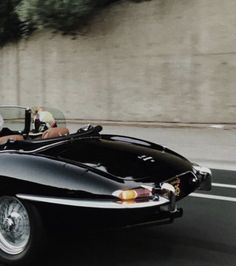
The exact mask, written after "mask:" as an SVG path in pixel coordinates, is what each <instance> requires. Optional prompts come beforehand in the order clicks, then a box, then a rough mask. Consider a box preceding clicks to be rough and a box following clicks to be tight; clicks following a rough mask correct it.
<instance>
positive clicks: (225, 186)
mask: <svg viewBox="0 0 236 266" xmlns="http://www.w3.org/2000/svg"><path fill="white" fill-rule="evenodd" d="M212 186H213V187H223V188H236V185H230V184H222V183H212Z"/></svg>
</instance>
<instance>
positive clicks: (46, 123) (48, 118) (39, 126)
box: [34, 108, 57, 132]
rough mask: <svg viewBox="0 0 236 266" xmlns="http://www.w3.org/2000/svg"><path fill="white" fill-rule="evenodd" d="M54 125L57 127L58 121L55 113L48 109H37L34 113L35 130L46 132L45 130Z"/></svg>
mask: <svg viewBox="0 0 236 266" xmlns="http://www.w3.org/2000/svg"><path fill="white" fill-rule="evenodd" d="M52 127H57V123H56V120H55V119H54V117H53V115H52V114H51V113H50V112H48V111H44V110H43V109H42V108H39V109H38V110H36V112H35V115H34V128H35V131H36V132H44V131H45V130H47V129H49V128H52Z"/></svg>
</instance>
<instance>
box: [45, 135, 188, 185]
mask: <svg viewBox="0 0 236 266" xmlns="http://www.w3.org/2000/svg"><path fill="white" fill-rule="evenodd" d="M147 143H148V142H147ZM144 144H145V143H143V144H142V143H139V142H137V143H134V142H133V143H131V142H127V141H122V140H118V139H117V138H115V137H114V136H113V137H112V136H106V137H104V138H87V139H80V140H76V141H74V142H71V143H69V144H68V143H67V144H66V145H64V146H63V147H57V148H56V150H55V149H52V150H51V151H50V152H49V151H47V153H48V152H49V154H51V155H52V154H54V155H56V157H58V158H61V159H66V160H69V161H74V162H75V163H82V164H84V165H86V166H87V167H88V168H89V169H90V170H91V171H97V172H100V173H101V174H102V173H104V174H107V175H108V176H110V177H112V176H113V177H116V178H122V179H125V180H133V181H144V180H145V181H146V182H157V181H158V182H161V181H164V180H167V179H169V178H171V177H174V176H176V175H178V174H181V173H184V172H187V171H191V170H192V164H191V163H190V162H189V161H188V160H187V159H185V158H183V157H182V156H180V155H178V154H177V153H175V152H173V151H171V150H169V149H166V148H163V147H162V146H159V145H155V144H153V146H152V145H149V144H148V145H144Z"/></svg>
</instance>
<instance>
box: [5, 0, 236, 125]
mask: <svg viewBox="0 0 236 266" xmlns="http://www.w3.org/2000/svg"><path fill="white" fill-rule="evenodd" d="M136 2H138V3H135V2H130V1H118V2H115V3H113V4H112V5H109V6H108V7H106V8H105V9H103V10H101V11H100V12H99V14H98V15H95V16H94V17H93V18H92V19H91V20H90V22H89V23H88V24H87V25H86V26H85V28H84V29H83V31H82V33H81V34H79V35H78V36H76V37H72V36H70V35H66V36H65V35H62V34H60V33H52V31H50V30H41V31H36V32H35V33H33V35H32V36H31V37H29V38H28V39H26V40H21V41H20V42H18V43H16V44H9V45H6V46H4V47H3V48H1V49H0V104H17V105H23V106H25V105H26V106H31V105H44V106H51V107H59V108H61V110H62V111H63V112H64V113H65V115H66V117H67V118H70V119H80V120H104V121H110V120H112V121H134V122H141V121H146V122H148V121H151V122H175V123H226V124H236V115H235V114H236V93H235V84H236V37H235V32H236V16H235V13H236V2H235V1H234V0H227V1H222V0H214V1H212V0H151V1H136Z"/></svg>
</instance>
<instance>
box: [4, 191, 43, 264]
mask: <svg viewBox="0 0 236 266" xmlns="http://www.w3.org/2000/svg"><path fill="white" fill-rule="evenodd" d="M41 240H42V223H41V219H40V216H39V213H38V211H37V209H36V208H35V207H34V206H32V205H31V204H29V203H27V202H22V201H20V200H19V199H17V198H16V197H10V196H4V197H0V261H1V262H3V263H5V264H8V265H15V264H22V263H24V264H26V263H29V262H30V261H31V259H32V257H33V256H34V255H35V253H37V252H38V250H39V247H40V242H41Z"/></svg>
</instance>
